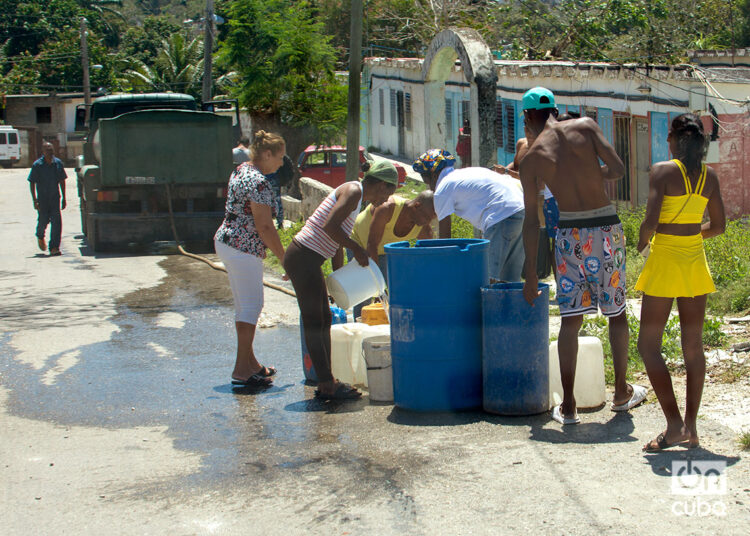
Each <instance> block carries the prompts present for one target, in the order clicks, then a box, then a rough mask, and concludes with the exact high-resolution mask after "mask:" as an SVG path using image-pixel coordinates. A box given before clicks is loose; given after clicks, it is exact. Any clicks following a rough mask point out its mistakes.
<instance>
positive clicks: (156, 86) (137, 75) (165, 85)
mask: <svg viewBox="0 0 750 536" xmlns="http://www.w3.org/2000/svg"><path fill="white" fill-rule="evenodd" d="M202 76H203V42H202V41H200V40H199V39H198V38H194V39H192V40H190V41H188V40H187V39H186V38H185V36H184V35H182V34H181V33H174V34H172V35H171V36H170V37H169V38H168V39H165V40H163V41H162V47H161V50H160V51H159V53H158V55H157V57H156V61H155V62H154V64H153V65H147V64H146V63H144V62H142V61H138V60H135V61H133V62H131V67H130V68H129V69H127V70H126V71H125V72H124V73H123V79H124V80H125V81H127V82H128V83H130V84H131V85H132V86H133V87H134V88H135V89H140V90H146V91H179V92H181V93H189V94H191V95H194V96H199V95H200V90H201V77H202Z"/></svg>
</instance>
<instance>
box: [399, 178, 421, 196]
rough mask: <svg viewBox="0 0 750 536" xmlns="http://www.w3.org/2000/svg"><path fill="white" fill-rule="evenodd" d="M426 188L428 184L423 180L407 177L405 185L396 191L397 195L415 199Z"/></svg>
mask: <svg viewBox="0 0 750 536" xmlns="http://www.w3.org/2000/svg"><path fill="white" fill-rule="evenodd" d="M426 189H427V185H426V184H425V183H423V182H422V181H417V180H414V179H410V178H408V177H407V178H406V182H405V183H404V185H403V186H402V187H401V188H399V189H398V190H397V191H396V195H399V196H401V197H403V198H406V199H414V198H415V197H417V195H419V193H420V192H423V191H424V190H426Z"/></svg>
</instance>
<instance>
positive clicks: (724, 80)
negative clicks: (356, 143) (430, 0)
mask: <svg viewBox="0 0 750 536" xmlns="http://www.w3.org/2000/svg"><path fill="white" fill-rule="evenodd" d="M690 57H691V64H684V65H674V66H667V65H658V66H650V67H648V68H646V67H643V66H636V65H620V64H614V63H593V62H592V63H588V62H567V61H503V60H494V66H495V70H496V73H497V85H496V91H495V98H496V106H495V118H494V119H495V121H494V124H495V144H496V149H497V150H496V158H497V162H499V163H502V164H507V163H509V162H511V161H512V159H513V154H514V151H515V143H516V141H517V140H518V139H519V138H522V137H524V128H523V113H522V110H521V97H522V95H523V93H524V92H525V91H526V90H528V89H529V88H532V87H534V86H544V87H547V88H549V89H550V90H552V91H553V92H554V94H555V96H556V101H557V105H558V108H559V110H560V113H563V112H577V113H579V114H581V115H584V114H585V115H588V116H590V117H592V118H594V119H595V120H596V121H597V122H598V123H599V125H600V126H601V128H602V130H603V131H604V133H605V135H606V137H607V139H608V140H609V141H610V142H611V143H612V144H613V145H614V146H615V148H616V150H617V152H618V154H619V155H620V157H621V158H622V160H623V161H624V162H625V163H626V173H625V177H624V178H623V179H622V180H621V181H619V182H618V183H617V184H613V185H611V186H612V188H611V190H610V196H611V198H612V199H613V200H616V201H617V202H618V203H622V204H625V205H629V206H637V205H642V204H644V203H645V202H646V198H647V195H648V173H649V169H650V166H651V164H652V163H654V162H658V161H661V160H666V159H669V158H670V155H669V149H668V147H667V133H668V130H669V121H670V119H672V118H673V117H675V116H677V115H679V114H682V113H685V112H694V113H698V114H700V115H701V116H702V117H703V119H704V126H705V127H706V130H707V132H709V133H711V143H710V147H709V153H708V157H707V163H709V164H710V165H712V166H713V167H714V168H715V169H716V170H717V172H718V173H719V177H720V180H721V184H722V192H723V196H724V201H725V204H726V208H727V213H728V214H729V215H731V216H733V217H737V216H740V215H744V214H750V115H749V114H748V105H750V49H747V50H737V51H735V53H734V55H731V54H724V53H721V52H715V51H694V52H691V55H690ZM424 62H425V60H423V59H420V58H400V59H386V58H367V59H366V60H365V68H364V70H363V86H364V87H365V88H366V91H363V97H362V114H363V128H362V133H361V139H362V144H363V145H365V146H371V147H374V148H376V149H377V150H378V151H380V152H384V153H391V154H394V155H398V156H400V157H403V158H408V159H413V158H416V157H417V156H418V155H419V154H420V153H421V152H423V151H424V150H426V149H428V148H430V147H428V143H427V141H426V140H432V141H433V142H434V140H435V139H436V137H435V136H436V134H438V135H439V139H440V140H444V142H443V146H444V147H445V148H447V149H448V150H450V151H451V152H455V147H456V142H457V138H458V129H459V128H460V127H461V126H462V124H463V121H464V120H465V119H470V120H471V113H470V110H471V98H472V97H471V95H472V92H471V84H470V83H469V82H468V81H467V80H466V77H465V76H464V73H463V72H462V67H461V64H460V62H459V61H456V62H455V64H454V65H453V68H452V70H451V72H450V75H449V76H448V78H447V79H446V80H445V82H444V84H445V88H444V103H437V104H439V105H440V108H441V109H442V107H443V105H444V110H445V113H444V117H443V118H441V120H440V121H439V122H438V123H437V130H438V131H439V132H438V133H436V132H434V130H435V127H434V126H430V127H428V125H427V122H426V121H425V116H426V115H427V114H430V113H432V114H434V113H435V112H434V107H435V105H436V103H434V102H426V97H425V95H426V94H432V95H434V93H430V92H427V91H426V86H427V85H428V84H430V83H433V82H425V77H424V74H423V66H424ZM428 108H433V109H432V110H428ZM471 123H472V133H476V132H477V131H478V130H477V128H476V127H475V125H474V120H471ZM473 141H474V140H473V139H472V143H473ZM485 164H487V163H485Z"/></svg>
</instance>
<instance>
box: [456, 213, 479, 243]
mask: <svg viewBox="0 0 750 536" xmlns="http://www.w3.org/2000/svg"><path fill="white" fill-rule="evenodd" d="M451 238H474V226H473V225H472V224H471V223H469V222H468V221H466V220H465V219H463V218H460V217H458V216H456V215H455V214H453V215H452V216H451Z"/></svg>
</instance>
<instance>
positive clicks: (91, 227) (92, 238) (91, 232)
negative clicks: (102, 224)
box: [86, 218, 100, 252]
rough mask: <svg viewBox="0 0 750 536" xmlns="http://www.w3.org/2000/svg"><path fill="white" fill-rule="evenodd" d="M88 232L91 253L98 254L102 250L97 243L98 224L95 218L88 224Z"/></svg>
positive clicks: (87, 239) (87, 241)
mask: <svg viewBox="0 0 750 536" xmlns="http://www.w3.org/2000/svg"><path fill="white" fill-rule="evenodd" d="M86 231H87V232H86V243H87V244H88V245H89V248H91V251H93V252H96V251H97V250H99V249H100V248H99V247H98V246H99V244H97V243H96V240H97V236H96V234H97V233H96V222H95V221H94V219H93V218H91V221H87V222H86Z"/></svg>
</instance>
